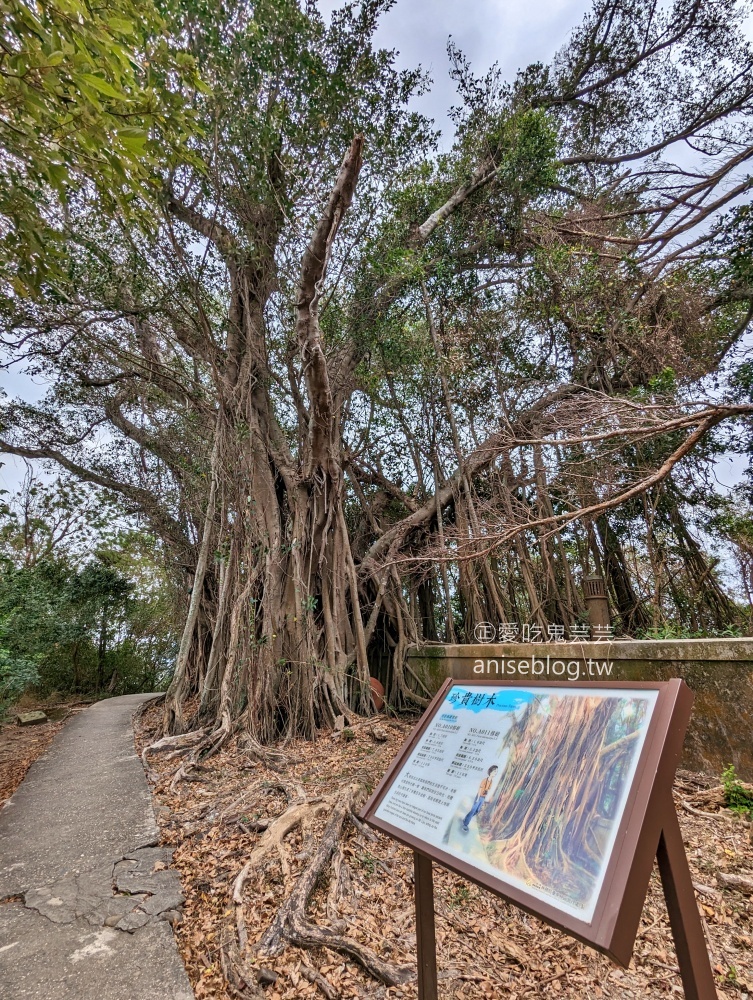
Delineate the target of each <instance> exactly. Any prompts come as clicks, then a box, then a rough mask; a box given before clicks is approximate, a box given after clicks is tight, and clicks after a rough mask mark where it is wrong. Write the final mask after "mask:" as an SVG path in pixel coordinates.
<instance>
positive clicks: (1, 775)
mask: <svg viewBox="0 0 753 1000" xmlns="http://www.w3.org/2000/svg"><path fill="white" fill-rule="evenodd" d="M84 707H85V705H83V704H81V703H78V704H69V705H67V704H58V703H57V702H54V703H52V704H50V703H48V702H38V701H29V700H26V701H24V702H23V703H20V704H18V705H16V706H15V707H14V708H13V709H12V710H11V711H8V712H7V713H6V715H5V717H4V718H0V806H2V804H3V803H4V802H5V801H6V800H7V799H9V798H10V797H11V795H12V794H13V793H14V792H15V790H16V789H17V788H18V786H19V785H20V784H21V782H22V781H23V780H24V777H25V775H26V772H27V771H28V770H29V768H30V767H31V765H32V764H33V763H34V761H35V760H36V759H37V757H41V755H42V754H43V753H44V752H45V750H46V749H47V748H48V747H49V745H50V743H52V741H53V739H54V738H55V735H56V734H57V733H59V732H60V730H61V729H62V728H63V726H64V725H65V724H66V722H68V720H69V719H70V718H71V717H72V716H73V715H75V714H76V713H77V712H80V711H81V709H82V708H84ZM37 709H41V711H43V712H46V713H48V715H49V718H50V721H49V722H44V723H41V724H40V725H36V726H19V725H17V724H16V713H18V712H34V711H36V710H37Z"/></svg>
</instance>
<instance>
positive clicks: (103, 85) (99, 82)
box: [81, 73, 128, 100]
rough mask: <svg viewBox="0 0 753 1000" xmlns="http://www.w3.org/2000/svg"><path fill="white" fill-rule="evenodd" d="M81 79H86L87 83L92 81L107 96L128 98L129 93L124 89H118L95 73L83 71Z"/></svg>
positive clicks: (118, 98)
mask: <svg viewBox="0 0 753 1000" xmlns="http://www.w3.org/2000/svg"><path fill="white" fill-rule="evenodd" d="M81 79H82V80H86V82H87V83H90V84H91V85H92V87H95V88H96V89H97V90H98V91H99V92H100V94H104V95H105V97H113V98H115V100H126V99H127V96H128V95H127V94H125V93H124V92H123V91H122V90H121V91H117V90H116V89H115V88H114V87H113V86H112V85H111V84H109V83H108V82H107V80H103V79H102V77H101V76H95V75H94V74H93V73H82V74H81Z"/></svg>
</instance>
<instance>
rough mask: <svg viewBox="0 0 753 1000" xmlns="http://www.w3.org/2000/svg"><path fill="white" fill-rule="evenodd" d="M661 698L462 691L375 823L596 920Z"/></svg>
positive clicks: (421, 743) (449, 701)
mask: <svg viewBox="0 0 753 1000" xmlns="http://www.w3.org/2000/svg"><path fill="white" fill-rule="evenodd" d="M657 696H658V691H656V690H638V691H636V690H629V689H622V690H620V689H616V688H612V689H609V690H605V691H601V690H599V691H594V690H593V689H590V690H589V689H583V688H574V687H568V688H552V687H546V688H545V687H539V688H530V687H520V686H515V687H499V686H497V687H483V686H480V685H477V684H462V683H461V684H455V685H453V686H452V687H451V688H450V689H449V690H448V691H447V692H446V694H445V697H444V700H443V701H442V703H441V704H440V705H439V706H437V710H436V711H435V712H434V713H433V715H432V718H431V720H430V721H429V723H428V725H427V726H426V727H425V729H424V731H423V733H422V734H421V737H420V738H419V739H418V741H417V742H416V743H415V745H414V746H413V747H412V748H411V750H410V752H409V754H408V755H407V756H406V759H405V761H404V762H403V765H402V767H401V769H400V774H399V776H397V777H396V778H395V780H393V781H392V782H391V784H390V787H389V788H388V789H387V790H386V791H385V794H384V796H383V797H382V799H381V801H380V802H379V805H378V807H377V808H376V810H375V811H374V818H375V819H376V820H381V821H382V822H384V823H386V824H389V826H390V827H391V828H392V829H394V830H399V831H401V832H402V833H403V834H410V835H411V836H413V837H416V838H417V839H420V840H422V841H423V842H424V843H425V844H426V845H428V846H430V847H432V848H434V849H436V850H440V851H443V852H444V853H446V854H448V855H451V856H452V857H453V858H455V859H457V860H461V861H463V862H465V863H466V864H468V865H471V866H473V867H474V868H475V869H477V871H478V873H479V874H483V875H486V876H489V877H490V878H491V879H494V880H495V882H499V883H500V884H501V883H504V884H505V885H509V886H515V887H517V888H518V889H520V890H521V891H524V892H526V893H527V894H528V895H529V896H530V897H531V898H532V899H535V900H538V901H543V902H547V903H549V904H550V905H551V906H553V907H555V908H556V909H558V910H561V911H562V912H563V913H565V914H570V915H571V916H575V917H580V918H581V919H582V920H584V921H588V922H590V921H591V919H592V917H593V914H594V910H595V907H596V901H597V899H598V897H599V892H600V890H601V888H602V886H603V884H604V875H605V872H606V869H607V867H608V862H609V859H610V858H611V856H612V852H613V850H614V844H615V839H616V837H617V831H618V829H619V826H620V822H621V820H622V817H623V815H624V811H625V803H626V800H627V796H628V792H629V791H630V788H631V786H632V783H633V779H634V777H635V771H636V766H637V764H638V761H639V759H640V755H641V751H642V749H643V746H644V744H645V739H646V733H647V731H648V728H649V725H650V722H651V717H652V715H653V711H654V708H655V705H656V699H657Z"/></svg>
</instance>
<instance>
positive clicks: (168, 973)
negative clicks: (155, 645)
mask: <svg viewBox="0 0 753 1000" xmlns="http://www.w3.org/2000/svg"><path fill="white" fill-rule="evenodd" d="M148 697H150V696H149V695H126V696H125V697H121V698H111V699H108V700H107V701H102V702H98V703H97V704H96V705H92V706H91V707H90V708H88V709H86V711H84V712H81V713H80V714H79V715H78V716H77V717H76V718H75V719H73V720H72V721H71V722H70V723H69V724H68V726H66V727H65V728H64V729H63V730H62V732H61V733H60V734H59V735H58V736H57V738H56V739H55V741H54V742H53V744H52V746H51V747H50V750H49V751H48V752H47V754H45V756H43V757H42V758H41V759H40V760H38V761H37V762H36V763H35V764H34V765H32V768H31V770H30V771H29V773H28V774H27V776H26V778H25V780H24V781H23V782H22V784H21V786H20V787H19V788H18V790H17V791H16V793H15V794H14V795H13V796H12V797H11V799H10V800H9V801H8V802H7V803H6V804H5V806H4V807H3V808H2V810H0V1000H11V998H13V1000H32V998H33V1000H74V998H75V1000H89V998H91V1000H158V998H159V1000H165V998H170V1000H193V992H192V990H191V986H190V984H189V981H188V977H187V976H186V972H185V969H184V968H183V963H182V962H181V959H180V955H179V954H178V949H177V947H176V944H175V939H174V937H173V933H172V926H171V925H172V924H174V923H175V922H176V921H178V920H179V919H180V907H181V904H182V902H183V895H182V892H181V887H180V879H179V877H178V874H177V872H175V871H173V870H172V869H170V867H169V866H170V861H171V857H172V852H171V851H170V849H169V848H165V847H159V846H158V841H159V831H158V828H157V824H156V823H155V820H154V814H153V812H152V802H151V794H150V792H149V788H148V785H147V783H146V778H145V777H144V772H143V769H142V767H141V761H140V760H139V758H138V756H137V755H136V753H135V750H134V746H133V731H132V726H131V716H132V714H133V712H134V711H135V709H136V708H137V707H138V706H139V704H140V703H141V702H142V701H143V700H144V699H145V698H148Z"/></svg>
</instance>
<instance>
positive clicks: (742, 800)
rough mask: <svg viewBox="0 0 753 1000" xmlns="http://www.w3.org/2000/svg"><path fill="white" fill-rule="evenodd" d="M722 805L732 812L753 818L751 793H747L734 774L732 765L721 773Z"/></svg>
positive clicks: (752, 793)
mask: <svg viewBox="0 0 753 1000" xmlns="http://www.w3.org/2000/svg"><path fill="white" fill-rule="evenodd" d="M722 788H723V789H724V803H725V805H726V806H727V808H728V809H731V810H732V812H736V813H740V814H741V815H744V816H749V817H753V792H749V791H748V790H747V789H746V788H745V787H744V786H743V783H742V782H741V781H740V779H739V778H738V776H737V773H736V772H735V767H734V764H730V765H729V767H727V768H725V770H724V771H722Z"/></svg>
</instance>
